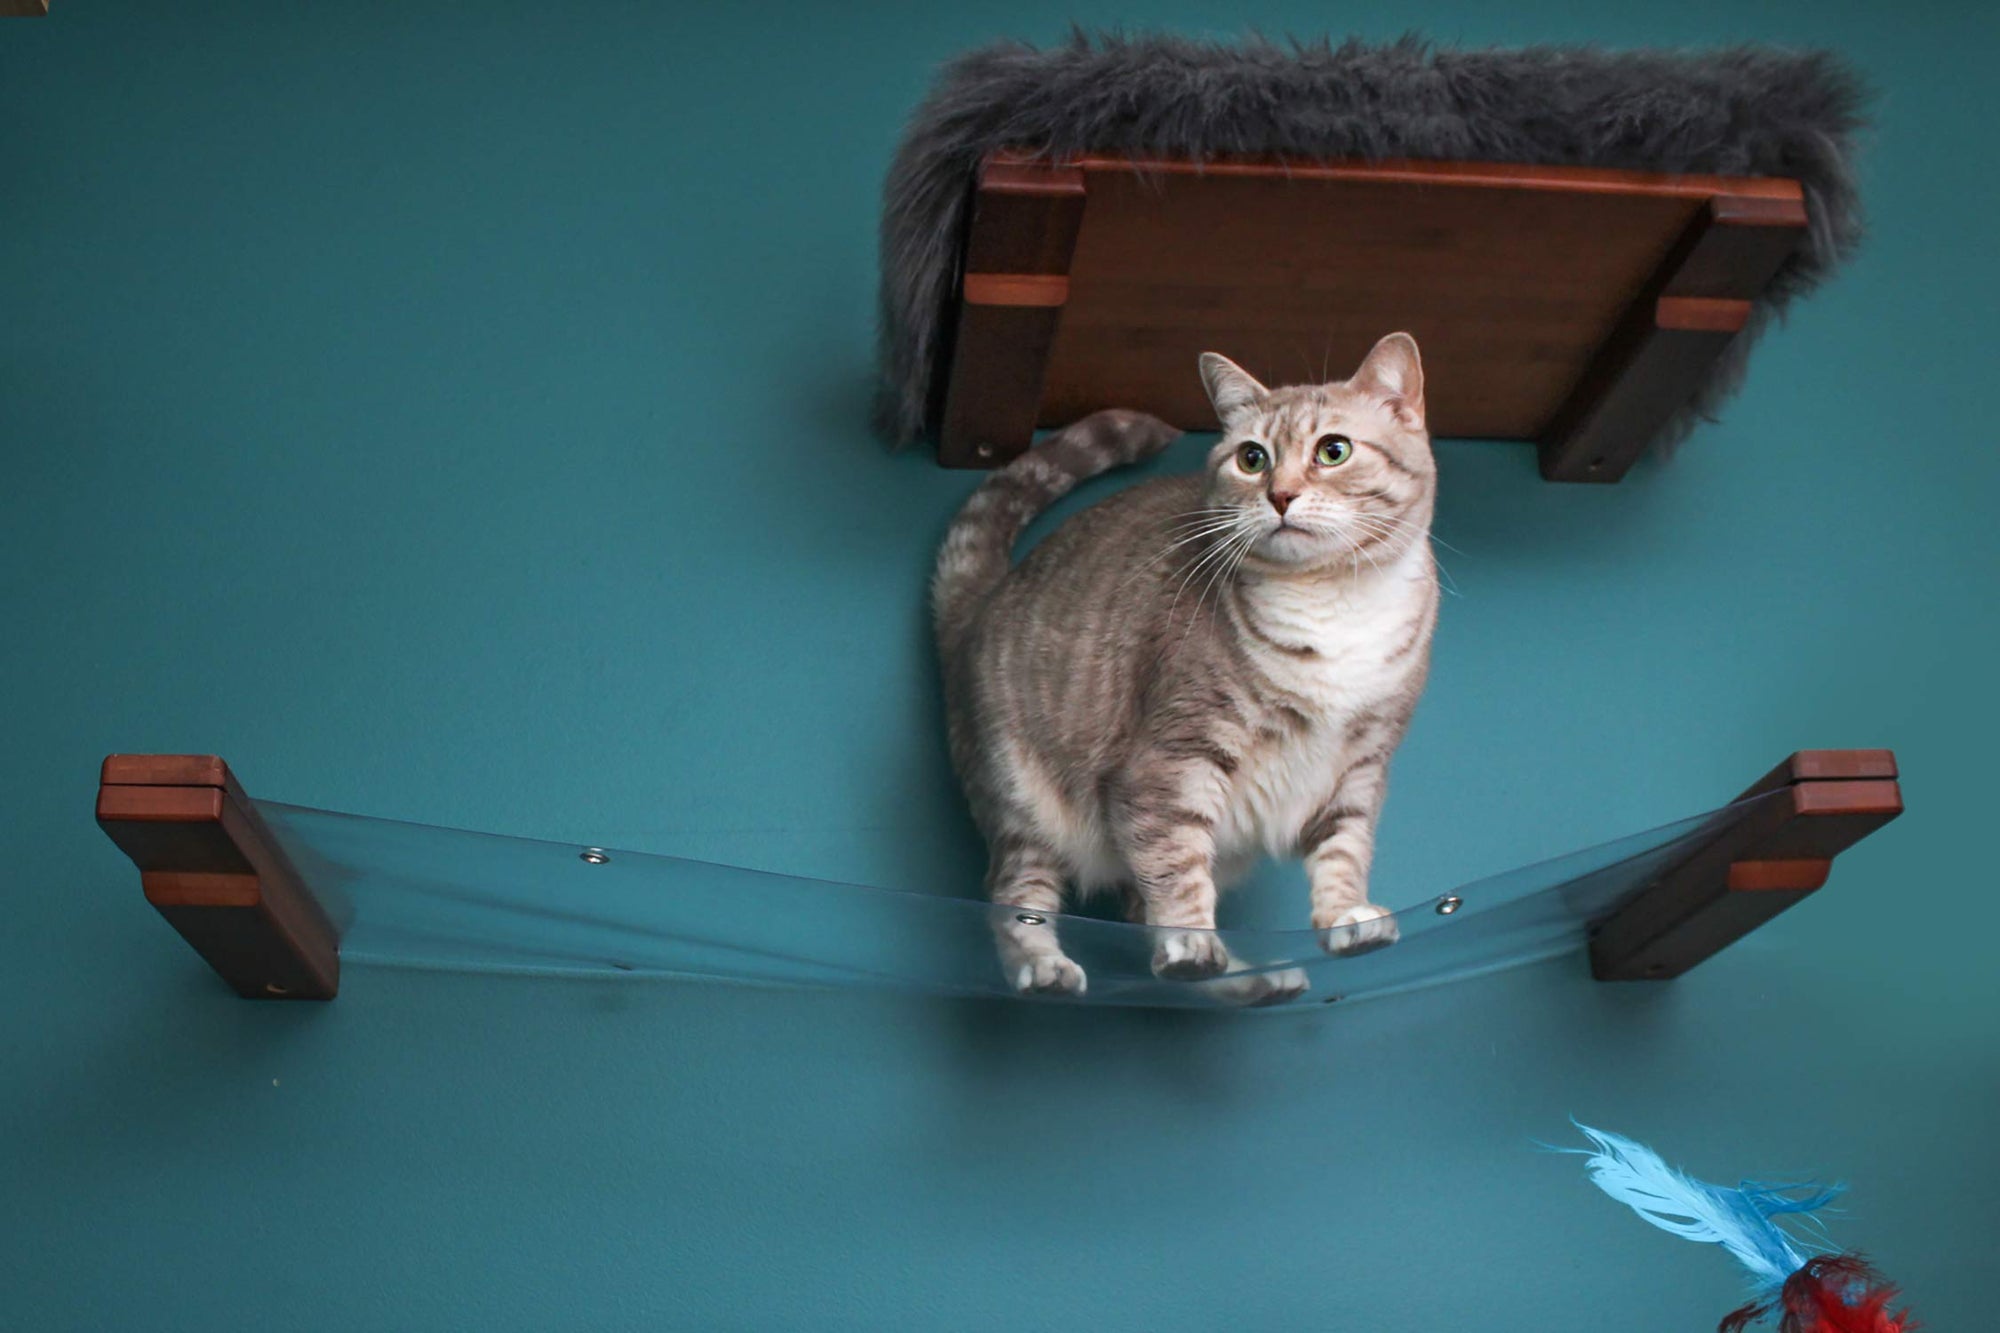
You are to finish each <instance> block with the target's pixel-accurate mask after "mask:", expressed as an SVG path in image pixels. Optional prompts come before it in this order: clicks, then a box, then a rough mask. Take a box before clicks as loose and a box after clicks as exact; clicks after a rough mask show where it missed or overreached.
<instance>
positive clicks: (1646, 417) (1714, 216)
mask: <svg viewBox="0 0 2000 1333" xmlns="http://www.w3.org/2000/svg"><path fill="white" fill-rule="evenodd" d="M1732 188H1733V187H1732ZM1805 229H1806V211H1805V203H1804V200H1803V199H1802V198H1798V197H1794V198H1790V199H1785V198H1775V197H1772V196H1769V195H1767V194H1756V195H1753V194H1750V193H1749V192H1747V191H1743V190H1740V189H1737V190H1734V191H1733V192H1732V193H1729V194H1724V195H1721V196H1719V197H1717V198H1714V199H1711V200H1709V201H1708V203H1707V206H1706V207H1705V208H1703V209H1702V210H1701V211H1700V212H1699V213H1698V214H1697V215H1696V216H1695V217H1694V218H1693V220H1692V221H1690V223H1689V224H1688V228H1687V230H1686V232H1685V233H1683V235H1682V236H1681V238H1680V239H1679V240H1678V241H1677V242H1676V243H1675V244H1674V247H1673V249H1672V250H1671V251H1670V252H1669V253H1668V254H1667V256H1666V258H1665V260H1664V261H1663V262H1662V263H1661V264H1660V266H1659V268H1658V270H1657V271H1656V272H1655V273H1654V274H1653V276H1652V278H1651V279H1650V280H1648V281H1647V283H1646V284H1645V286H1644V287H1643V288H1641V290H1640V292H1639V294H1638V296H1637V297H1636V298H1635V299H1634V300H1633V302H1632V304H1631V307H1630V308H1629V309H1628V310H1627V311H1626V313H1625V317H1624V318H1623V319H1622V320H1621V321H1620V322H1619V325H1618V328H1617V329H1616V330H1615V331H1614V332H1613V333H1612V335H1611V336H1610V337H1609V338H1608V339H1606V340H1605V343H1604V346H1603V348H1602V349H1601V350H1600V351H1599V353H1598V355H1597V357H1596V359H1594V360H1593V361H1592V362H1591V364H1590V368H1589V369H1588V370H1587V371H1585V372H1584V374H1583V376H1582V378H1581V379H1580V380H1579V381H1578V382H1577V384H1576V387H1575V388H1574V389H1573V390H1572V391H1571V393H1570V394H1569V396H1568V398H1567V400H1566V401H1565V402H1564V404H1563V407H1562V408H1561V410H1560V411H1559V412H1558V413H1557V414H1556V416H1555V418H1554V420H1553V421H1551V422H1550V424H1549V427H1548V429H1547V431H1545V432H1544V433H1543V435H1542V441H1541V468H1542V476H1544V477H1546V478H1547V479H1549V480H1550V481H1596V482H1610V481H1617V480H1618V479H1619V478H1621V477H1623V476H1624V475H1625V473H1626V471H1627V470H1629V469H1630V468H1631V466H1632V464H1633V463H1635V462H1637V461H1638V459H1639V455H1640V454H1642V453H1644V452H1645V450H1646V446H1647V445H1648V444H1650V443H1651V442H1652V440H1653V439H1654V437H1655V436H1657V435H1658V434H1659V433H1660V430H1661V429H1662V428H1663V427H1664V426H1665V425H1666V423H1667V421H1668V420H1669V419H1670V418H1671V417H1672V416H1673V415H1674V413H1675V412H1677V411H1679V410H1680V409H1681V407H1682V406H1683V405H1685V404H1686V402H1687V400H1688V398H1689V396H1690V395H1691V394H1693V392H1694V388H1695V385H1696V384H1697V383H1698V382H1699V381H1700V379H1701V377H1702V376H1703V375H1705V374H1706V373H1707V372H1708V370H1709V368H1710V367H1711V366H1713V365H1714V364H1715V359H1716V358H1717V357H1719V356H1720V355H1722V352H1723V349H1724V348H1726V347H1728V346H1729V344H1730V342H1731V340H1732V339H1734V338H1735V337H1736V335H1737V334H1738V333H1739V332H1740V331H1741V330H1742V329H1743V326H1744V325H1745V324H1746V323H1747V322H1748V321H1749V318H1750V310H1751V298H1753V297H1755V296H1756V295H1757V294H1758V293H1759V292H1761V291H1763V290H1764V288H1765V287H1766V286H1767V285H1768V284H1769V283H1770V281H1771V279H1772V278H1773V277H1775V276H1776V275H1777V272H1778V269H1779V268H1780V266H1782V265H1783V264H1784V262H1785V260H1786V259H1787V258H1788V257H1789V256H1790V255H1791V253H1792V251H1793V250H1794V249H1795V248H1796V247H1797V245H1798V243H1799V239H1800V238H1801V237H1802V236H1804V235H1805Z"/></svg>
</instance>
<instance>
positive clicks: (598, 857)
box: [577, 847, 611, 866]
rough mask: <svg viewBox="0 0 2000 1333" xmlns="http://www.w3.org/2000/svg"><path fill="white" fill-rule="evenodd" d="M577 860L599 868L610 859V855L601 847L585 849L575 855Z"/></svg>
mask: <svg viewBox="0 0 2000 1333" xmlns="http://www.w3.org/2000/svg"><path fill="white" fill-rule="evenodd" d="M577 858H578V859H579V860H581V861H584V862H586V863H588V864H590V865H594V866H601V865H603V864H604V863H605V862H607V861H609V860H610V859H611V853H609V852H607V851H605V850H604V849H603V848H602V847H586V848H584V849H583V850H582V851H580V852H578V853H577Z"/></svg>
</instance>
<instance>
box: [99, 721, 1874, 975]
mask: <svg viewBox="0 0 2000 1333" xmlns="http://www.w3.org/2000/svg"><path fill="white" fill-rule="evenodd" d="M1901 811H1902V796H1901V792H1900V789H1899V788H1898V785H1897V781H1896V764H1895V758H1894V756H1893V755H1891V754H1890V753H1889V752H1888V751H1886V750H1812V751H1804V752H1801V753H1799V754H1795V755H1793V756H1792V757H1791V758H1790V759H1788V760H1786V761H1785V762H1784V763H1783V764H1780V765H1779V766H1778V767H1777V768H1776V769H1774V770H1772V772H1771V773H1769V774H1768V775H1766V776H1765V777H1764V778H1763V779H1762V780H1760V781H1759V782H1757V783H1756V784H1755V785H1753V786H1752V787H1751V788H1750V789H1749V790H1748V791H1746V792H1745V793H1744V794H1743V795H1742V796H1741V797H1739V798H1738V799H1737V800H1736V801H1734V802H1732V803H1731V804H1729V805H1727V806H1725V807H1723V808H1721V809H1719V810H1715V811H1711V812H1709V813H1706V814H1702V815H1697V816H1694V817H1693V818H1691V819H1685V820H1682V821H1680V822H1678V823H1675V824H1671V825H1668V826H1666V827H1664V828H1659V829H1654V830H1651V831H1649V832H1646V833H1641V834H1636V835H1634V836H1633V837H1630V838H1625V839H1622V840H1620V841H1618V842H1614V843H1609V844H1606V845H1604V846H1601V847H1594V848H1590V849H1588V850H1586V851H1582V852H1576V853H1573V854H1571V855H1569V856H1565V857H1561V858H1558V859H1556V860H1553V861H1549V862H1544V863H1542V864H1539V865H1535V866H1529V867H1525V868H1523V869H1520V870H1516V871H1510V872H1508V873H1506V874H1503V875H1499V876H1495V877H1493V878H1490V879H1487V880H1482V881H1480V882H1478V883H1476V884H1470V885H1466V886H1463V887H1460V888H1457V889H1453V890H1452V891H1450V892H1449V893H1445V894H1440V895H1436V896H1433V897H1430V898H1426V899H1424V900H1422V901H1421V902H1419V903H1417V904H1416V905H1415V906H1412V907H1409V908H1407V909H1405V910H1404V911H1402V912H1401V913H1399V916H1398V920H1399V924H1400V926H1401V930H1402V939H1401V941H1400V942H1399V943H1397V944H1395V945H1394V946H1392V947H1390V948H1388V949H1384V950H1380V951H1378V952H1376V953H1371V954H1364V955H1360V956H1356V957H1348V958H1329V957H1327V956H1326V955H1325V954H1323V953H1322V952H1321V951H1320V949H1319V947H1318V942H1317V936H1316V934H1315V933H1314V932H1313V931H1310V930H1297V931H1258V930H1225V931H1223V932H1222V934H1223V936H1224V938H1225V939H1226V941H1227V942H1228V945H1229V951H1230V953H1231V955H1232V957H1234V958H1235V959H1237V960H1238V963H1239V965H1240V967H1241V968H1242V970H1241V971H1239V972H1234V973H1231V974H1229V975H1226V976H1223V977H1219V978H1214V979H1210V980H1207V981H1196V982H1177V981H1162V980H1159V979H1156V978H1155V977H1154V976H1153V975H1152V973H1151V971H1150V969H1149V962H1150V960H1151V958H1152V955H1153V946H1154V943H1155V942H1154V940H1153V939H1152V932H1151V931H1150V930H1148V929H1147V928H1146V927H1143V926H1133V925H1127V924H1124V923H1122V922H1113V921H1102V920H1096V919H1092V918H1084V917H1058V918H1055V922H1056V926H1057V929H1058V931H1059V933H1060V935H1061V937H1062V940H1063V944H1064V947H1065V949H1066V950H1067V951H1068V952H1069V954H1070V955H1071V956H1072V957H1073V958H1075V959H1076V960H1077V961H1078V962H1079V963H1081V964H1082V965H1083V967H1084V968H1085V970H1086V972H1087V973H1088V974H1089V977H1090V990H1089V993H1088V995H1087V996H1086V997H1085V998H1084V999H1083V1000H1082V1001H1080V1002H1081V1003H1086V1004H1110V1005H1140V1006H1149V1007H1179V1008H1190V1007H1194V1008H1213V1007H1223V1006H1232V1007H1233V1006H1243V1005H1267V1004H1272V1003H1278V1002H1298V1001H1305V1000H1307V999H1308V998H1312V999H1318V1000H1321V1001H1328V1000H1333V999H1340V998H1355V997H1360V996H1364V995H1374V994H1382V993H1386V992H1389V991H1395V990H1406V989H1411V988H1414V987H1418V986H1426V985H1433V984H1436V983H1439V982H1442V981H1448V980H1451V979H1453V978H1457V977H1464V976H1470V975H1474V974H1478V973H1483V972H1489V971H1493V970H1496V969H1498V968H1502V967H1508V966H1514V965H1519V964H1522V963H1528V962H1533V961H1536V960H1538V959H1543V958H1549V957H1554V956H1557V955H1560V954H1564V953H1574V952H1577V951H1580V950H1583V949H1585V948H1588V950H1589V953H1590V959H1591V967H1592V970H1593V972H1594V974H1595V975H1596V976H1597V977H1598V978H1600V979H1602V980H1658V979H1663V978H1667V977H1672V976H1677V975H1679V974H1680V973H1682V972H1684V971H1686V970H1687V969H1688V968H1690V967H1693V966H1694V965H1695V964H1696V963H1699V962H1701V961H1702V960H1703V959H1705V958H1708V957H1709V956H1711V955H1712V954H1714V953H1715V952H1716V951H1718V950H1719V949H1722V948H1723V947H1725V946H1726V945H1728V944H1730V943H1732V942H1733V941H1735V940H1737V939H1739V938H1741V937H1742V936H1743V935H1744V934H1746V933H1748V932H1749V931H1751V930H1753V929H1755V928H1756V927H1757V926H1759V925H1761V924H1763V923H1764V922H1765V921H1768V920H1769V919H1770V918H1772V917H1773V916H1775V915H1777V914H1778V913H1779V912H1781V911H1783V910H1784V909H1785V908H1787V907H1790V906H1791V905H1792V904H1794V903H1796V902H1798V901H1799V900H1800V899H1802V898H1804V897H1805V896H1807V895H1808V894H1810V893H1811V892H1812V891H1813V890H1815V889H1817V888H1819V887H1820V886H1821V885H1822V884H1824V883H1825V882H1826V878H1827V875H1828V872H1829V870H1830V867H1831V864H1832V860H1833V858H1834V857H1835V856H1836V855H1838V854H1839V853H1840V852H1841V851H1843V850H1845V849H1846V848H1847V847H1849V846H1851V845H1852V844H1853V843H1854V842H1856V841H1858V840H1859V839H1861V838H1863V837H1865V836H1867V835H1868V834H1869V833H1871V832H1873V831H1874V830H1875V829H1877V828H1879V827H1881V826H1882V825H1883V824H1885V823H1887V822H1888V821H1889V820H1891V819H1894V818H1895V817H1896V816H1897V815H1898V814H1899V813H1901ZM97 820H98V823H99V824H100V825H101V826H102V827H103V829H104V831H105V832H106V833H107V834H109V835H110V836H111V838H112V840H113V841H114V842H116V843H117V844H118V846H119V847H120V848H121V849H122V850H123V851H124V852H125V854H126V855H127V856H129V857H130V858H131V859H132V860H133V862H134V863H135V864H137V866H138V867H139V870H140V880H141V883H142V884H143V886H144V889H145V895H146V898H147V901H149V902H151V903H152V904H153V906H154V907H155V908H157V909H158V910H159V912H160V914H161V915H162V916H164V917H165V918H166V919H167V921H168V922H169V923H170V924H171V925H172V926H173V927H174V928H175V929H176V930H177V931H179V932H180V934H181V935H182V937H183V938H185V939H186V940H187V942H188V943H189V944H191V945H192V946H194V949H195V950H196V952H198V953H199V954H200V955H201V956H202V957H203V958H204V959H205V960H207V962H208V964H209V965H210V966H211V967H212V968H214V969H215V971H216V972H217V973H218V974H220V975H221V976H222V978H223V979H224V980H225V981H227V982H228V983H229V984H230V985H231V986H232V987H234V988H235V990H236V992H237V993H238V994H239V995H243V996H246V997H249V998H252V999H316V1000H325V999H331V998H333V996H334V995H335V994H336V992H337V991H338V990H339V986H340V969H341V964H342V962H343V961H361V962H373V963H379V964H387V965H396V966H410V967H433V968H460V969H466V968H469V969H477V970H487V971H528V972H543V973H565V974H583V975H597V976H631V975H654V976H659V975H679V976H692V977H702V978H711V979H718V980H729V981H737V982H766V983H786V984H807V985H820V986H863V987H872V988H889V989H900V990H910V991H921V992H928V993H933V994H942V995H991V996H1009V995H1011V994H1012V992H1011V990H1010V989H1009V988H1008V985H1007V982H1006V979H1005V978H1004V977H1003V976H1002V975H1001V972H1000V968H999V967H998V965H997V963H996V962H995V960H994V953H993V948H992V930H993V926H994V924H995V916H996V914H998V913H1002V912H1004V911H1007V910H1009V909H1002V908H996V907H993V906H991V905H989V904H986V903H982V902H976V901H972V900H969V899H963V898H950V897H944V896H940V895H935V894H926V893H905V892H896V891H891V890H885V889H876V888H867V887H863V886H859V885H849V884H834V883H829V882H825V881H820V880H812V879H802V878H798V877H795V876H789V875H780V874H773V873H769V872H765V871H758V870H750V869H745V868H742V867H737V866H725V865H715V864H711V863H707V862H700V861H688V860H683V859H680V858H676V857H668V856H655V855H649V854H645V853H637V852H624V851H614V850H608V849H603V848H597V847H582V846H574V845H568V844H561V843H549V842H538V841H533V840H530V839H525V838H505V837H495V836H491V835H487V834H481V833H469V832H464V831H461V830H456V829H443V828H430V827H425V826H423V825H417V824H405V823H400V822H397V821H393V820H385V819H371V818H365V817H361V816H355V815H344V814H337V813H333V812H329V811H323V810H311V809H306V808H304V807H300V806H290V805H282V804H278V803H275V802H267V801H255V800H252V799H251V798H250V797H249V796H248V795H246V794H245V792H244V791H243V789H242V787H241V786H240V785H238V783H237V781H236V779H235V777H234V776H233V775H232V774H231V772H230V771H229V767H228V765H226V764H224V763H223V762H222V761H221V760H220V759H217V758H215V757H214V756H196V755H114V756H112V757H110V758H109V759H106V760H105V761H104V769H103V778H102V783H101V785H100V787H99V789H98V795H97ZM1041 1002H1042V1003H1078V1002H1079V1001H1068V1000H1056V1001H1041Z"/></svg>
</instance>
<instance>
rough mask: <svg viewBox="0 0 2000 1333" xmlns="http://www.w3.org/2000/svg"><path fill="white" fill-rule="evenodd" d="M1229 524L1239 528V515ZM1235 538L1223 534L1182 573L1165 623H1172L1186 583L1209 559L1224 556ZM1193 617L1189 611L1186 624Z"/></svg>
mask: <svg viewBox="0 0 2000 1333" xmlns="http://www.w3.org/2000/svg"><path fill="white" fill-rule="evenodd" d="M1230 526H1231V527H1233V528H1237V529H1239V530H1241V528H1242V519H1241V518H1240V517H1239V518H1238V519H1237V520H1236V522H1234V523H1232V524H1231V525H1230ZM1235 540H1236V534H1235V533H1230V534H1228V535H1225V536H1224V537H1223V539H1222V540H1221V541H1219V542H1217V543H1215V545H1213V546H1211V547H1209V548H1208V549H1207V550H1206V551H1203V552H1202V553H1201V557H1200V558H1199V559H1198V560H1196V561H1195V562H1194V563H1193V564H1192V565H1190V566H1189V567H1188V569H1187V572H1186V574H1184V575H1183V576H1182V578H1181V581H1180V586H1179V587H1177V588H1175V589H1174V600H1173V601H1172V602H1171V603H1170V604H1169V605H1168V606H1167V623H1168V624H1169V625H1171V624H1173V623H1174V613H1175V612H1176V611H1178V610H1179V609H1180V604H1181V595H1182V594H1183V593H1185V592H1186V591H1187V589H1188V585H1189V584H1190V583H1192V582H1193V581H1194V578H1195V575H1196V574H1198V573H1200V572H1201V570H1202V569H1203V568H1204V567H1205V566H1206V565H1208V563H1209V562H1210V561H1212V560H1220V559H1222V558H1225V557H1226V556H1227V554H1228V552H1229V549H1230V547H1231V546H1233V545H1234V544H1235ZM1200 610H1201V599H1200V598H1198V597H1197V598H1196V599H1195V612H1197V613H1198V612H1199V611H1200ZM1195 618H1196V616H1195V615H1194V614H1192V613H1191V614H1190V615H1189V617H1188V624H1189V625H1190V626H1192V625H1193V624H1194V621H1195ZM1182 637H1183V638H1185V637H1186V636H1185V635H1183V636H1182Z"/></svg>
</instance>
